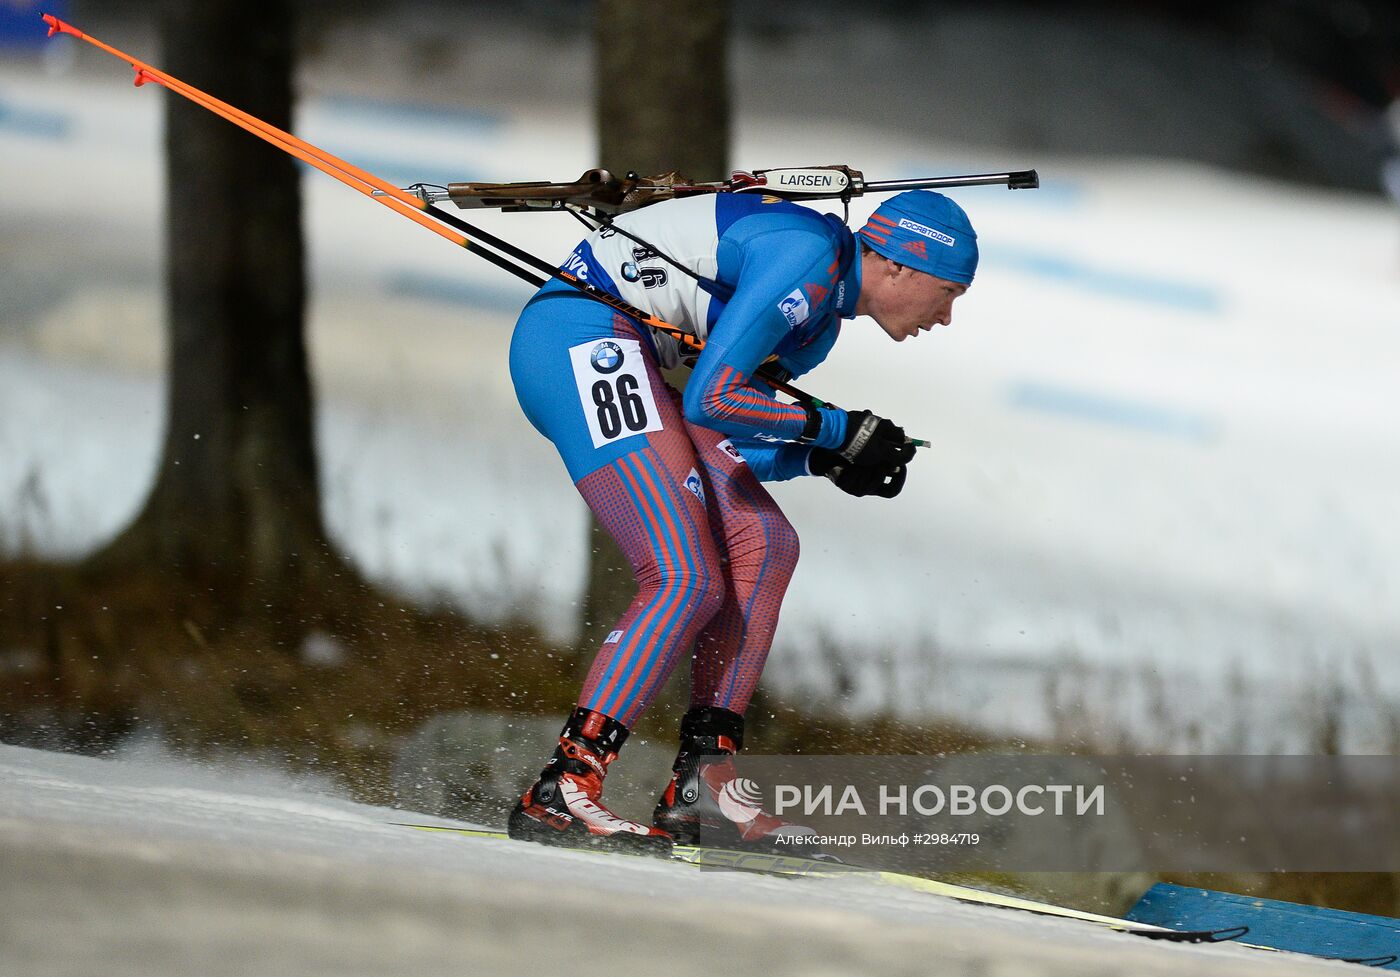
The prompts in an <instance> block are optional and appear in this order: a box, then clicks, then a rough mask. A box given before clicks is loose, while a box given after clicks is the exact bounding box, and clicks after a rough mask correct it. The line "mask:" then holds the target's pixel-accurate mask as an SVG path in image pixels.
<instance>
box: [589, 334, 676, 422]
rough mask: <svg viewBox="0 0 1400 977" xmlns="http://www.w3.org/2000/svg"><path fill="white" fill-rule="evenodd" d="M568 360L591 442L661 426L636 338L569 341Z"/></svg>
mask: <svg viewBox="0 0 1400 977" xmlns="http://www.w3.org/2000/svg"><path fill="white" fill-rule="evenodd" d="M569 360H570V362H571V363H572V364H573V368H574V383H575V384H577V385H578V397H579V403H580V404H581V406H582V407H583V416H584V418H585V419H586V420H587V421H588V433H589V434H590V435H591V436H592V438H593V447H595V448H601V447H603V445H605V444H610V443H612V442H613V441H618V440H620V439H622V438H630V437H632V436H633V435H634V434H645V433H646V432H648V431H660V430H661V414H660V412H659V411H657V409H656V400H655V399H654V398H653V397H652V393H651V379H650V378H649V377H648V376H647V364H646V360H645V359H643V357H642V344H641V343H640V342H638V341H637V340H635V339H595V340H592V341H591V342H587V343H580V344H579V345H577V346H571V347H570V348H569Z"/></svg>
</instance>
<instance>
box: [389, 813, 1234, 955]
mask: <svg viewBox="0 0 1400 977" xmlns="http://www.w3.org/2000/svg"><path fill="white" fill-rule="evenodd" d="M391 823H392V824H394V825H395V826H396V827H400V828H413V829H414V830H417V831H428V832H435V833H438V834H451V835H459V836H465V837H469V838H489V839H492V840H497V841H509V840H510V838H509V836H508V835H507V834H506V833H505V832H504V831H495V830H492V829H489V828H469V827H457V826H450V825H440V824H413V823H407V822H397V821H396V822H391ZM575 850H577V851H581V852H585V853H588V849H586V848H584V849H575ZM593 854H600V855H612V854H614V853H612V852H595V853H593ZM635 857H642V856H635ZM671 859H672V861H676V862H681V863H683V864H686V865H694V866H696V867H698V868H702V869H703V868H709V869H726V870H729V871H736V872H753V873H755V874H759V875H774V876H782V877H788V878H839V877H841V876H848V877H849V876H855V877H859V878H863V879H867V880H869V881H872V882H875V883H876V884H879V885H887V886H891V887H893V888H900V889H909V890H913V891H916V892H925V893H928V894H930V895H935V896H942V897H944V898H947V899H956V900H957V901H959V902H965V903H971V904H974V905H979V906H996V907H999V908H1002V909H1015V910H1020V911H1022V912H1030V913H1035V914H1037V915H1040V916H1052V917H1056V918H1059V919H1072V920H1076V921H1078V922H1081V923H1090V924H1093V925H1096V926H1103V927H1107V928H1108V929H1112V930H1115V931H1117V932H1120V933H1127V934H1129V935H1132V936H1141V937H1144V938H1145V939H1149V940H1163V941H1167V942H1171V943H1223V942H1226V941H1230V940H1237V939H1239V938H1240V937H1241V936H1244V935H1245V934H1246V933H1248V932H1249V927H1247V926H1233V927H1227V928H1224V929H1216V930H1174V929H1168V928H1167V927H1165V926H1156V925H1152V924H1149V923H1136V922H1133V921H1131V920H1127V919H1119V918H1118V917H1116V916H1102V915H1099V914H1098V913H1090V912H1084V911H1082V910H1079V909H1069V908H1067V907H1064V906H1056V905H1053V904H1051V903H1046V902H1036V901H1035V900H1032V899H1022V898H1020V897H1018V896H1008V895H1003V894H1002V893H999V892H988V891H987V890H985V889H974V888H972V887H971V886H965V885H955V884H953V883H951V882H938V881H935V880H934V879H926V878H922V877H920V876H916V875H905V874H903V873H901V872H888V871H883V870H880V869H871V868H865V867H863V866H859V865H848V864H846V863H845V862H835V861H827V860H824V859H816V858H802V857H799V856H795V855H778V854H771V853H765V852H746V851H732V850H729V849H724V848H705V847H703V846H699V845H676V846H675V847H674V848H672V850H671Z"/></svg>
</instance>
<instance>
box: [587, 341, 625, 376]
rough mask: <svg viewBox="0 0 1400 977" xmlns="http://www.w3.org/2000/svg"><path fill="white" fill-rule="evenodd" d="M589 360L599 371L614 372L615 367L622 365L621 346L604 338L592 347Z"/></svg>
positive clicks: (615, 370)
mask: <svg viewBox="0 0 1400 977" xmlns="http://www.w3.org/2000/svg"><path fill="white" fill-rule="evenodd" d="M589 361H590V362H591V363H592V364H593V369H595V370H597V371H598V372H599V373H615V372H617V368H618V367H620V366H622V347H621V346H619V345H617V343H614V342H609V341H607V340H604V341H603V342H601V343H599V344H598V345H597V346H594V347H593V353H592V355H591V356H589Z"/></svg>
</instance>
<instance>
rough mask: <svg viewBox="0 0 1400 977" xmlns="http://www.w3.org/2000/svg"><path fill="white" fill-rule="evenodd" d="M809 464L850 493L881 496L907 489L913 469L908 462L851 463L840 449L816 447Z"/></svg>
mask: <svg viewBox="0 0 1400 977" xmlns="http://www.w3.org/2000/svg"><path fill="white" fill-rule="evenodd" d="M807 467H808V469H809V470H810V471H811V472H812V474H813V475H825V476H826V477H827V478H829V479H831V480H832V481H833V482H835V483H836V487H837V488H839V489H840V490H841V491H842V492H845V493H846V494H847V495H854V496H856V497H861V496H866V495H877V496H879V497H880V498H882V499H892V498H894V497H895V496H896V495H898V494H899V493H900V490H902V489H903V488H904V479H905V478H906V477H908V475H909V469H908V468H907V467H905V466H904V465H891V466H887V467H884V468H862V467H860V466H858V465H852V464H850V463H849V462H847V461H846V460H845V459H844V458H842V457H841V455H840V454H839V453H838V452H835V451H830V450H828V449H826V448H813V449H812V454H811V457H810V458H808V460H807Z"/></svg>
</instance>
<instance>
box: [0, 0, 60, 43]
mask: <svg viewBox="0 0 1400 977" xmlns="http://www.w3.org/2000/svg"><path fill="white" fill-rule="evenodd" d="M43 14H53V15H54V16H55V17H57V18H58V19H59V20H67V19H68V3H67V2H66V0H0V48H5V49H8V50H13V49H15V48H32V49H37V48H41V47H43V46H44V44H45V42H47V40H48V37H49V26H48V24H45V23H44V21H43V20H42V19H41V15H43Z"/></svg>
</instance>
